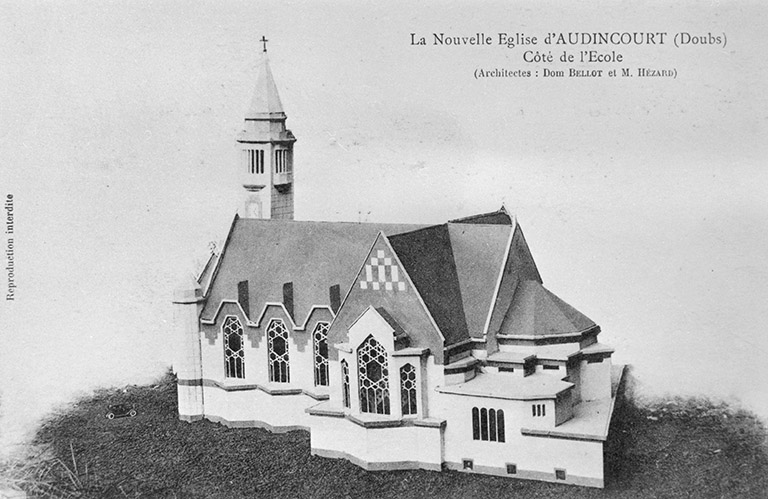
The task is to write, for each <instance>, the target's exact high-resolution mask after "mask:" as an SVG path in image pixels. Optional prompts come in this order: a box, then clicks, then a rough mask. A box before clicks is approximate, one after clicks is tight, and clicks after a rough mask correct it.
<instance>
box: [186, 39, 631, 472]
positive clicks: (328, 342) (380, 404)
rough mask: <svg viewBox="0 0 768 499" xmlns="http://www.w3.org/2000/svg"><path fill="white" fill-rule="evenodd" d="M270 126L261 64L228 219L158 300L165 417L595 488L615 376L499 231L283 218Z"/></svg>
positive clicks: (582, 328) (269, 94) (520, 242)
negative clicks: (164, 351) (193, 271)
mask: <svg viewBox="0 0 768 499" xmlns="http://www.w3.org/2000/svg"><path fill="white" fill-rule="evenodd" d="M264 52H266V49H265V50H264ZM285 121H286V115H285V113H284V112H283V107H282V104H281V102H280V98H279V97H278V92H277V88H276V86H275V82H274V80H273V77H272V73H271V71H270V68H269V64H268V61H267V57H266V53H264V54H263V58H262V61H261V63H260V66H259V75H258V83H257V85H256V91H255V94H254V96H253V100H252V103H251V107H250V110H249V111H248V114H247V115H246V117H245V128H244V131H243V132H242V133H241V134H240V135H239V137H238V138H237V144H238V148H239V154H240V160H239V163H238V165H237V168H238V171H239V172H240V175H241V179H242V205H241V208H240V211H239V215H236V216H235V218H234V221H233V222H232V225H231V227H230V229H229V234H228V236H227V239H226V242H225V244H224V246H223V247H222V248H221V251H220V253H218V254H212V255H211V258H210V260H209V261H208V263H207V264H206V265H205V268H204V269H203V270H202V272H201V273H200V275H199V276H198V278H197V279H196V280H195V281H194V282H190V283H189V284H188V285H187V286H185V287H183V288H181V289H179V290H178V291H177V292H176V295H175V297H174V307H175V328H176V333H177V335H178V340H177V344H178V348H177V357H176V361H175V365H174V369H175V371H176V373H177V377H178V407H179V417H180V418H181V419H182V420H185V421H195V420H199V419H202V418H206V419H208V420H211V421H216V422H220V423H223V424H225V425H228V426H235V427H262V428H267V429H269V430H272V431H276V432H282V431H289V430H295V429H305V430H308V431H309V432H310V434H311V446H312V449H311V451H312V454H313V455H316V456H323V457H327V458H340V459H348V460H349V461H351V462H353V463H355V464H357V465H359V466H362V467H363V468H365V469H368V470H400V469H415V468H421V469H427V470H435V471H440V470H446V469H450V470H458V471H461V472H468V473H484V474H491V475H501V476H507V477H515V478H528V479H536V480H547V481H553V482H563V483H570V484H578V485H586V486H593V487H602V486H603V483H604V476H603V473H604V472H603V469H604V466H603V446H604V444H605V441H606V437H607V435H608V429H609V424H610V420H611V414H612V412H613V406H614V401H615V398H616V391H617V385H618V381H619V379H620V376H621V371H622V370H621V368H619V367H618V366H614V367H612V365H611V354H612V352H613V349H612V348H610V347H609V346H607V345H605V344H603V343H600V342H599V341H598V334H599V333H600V327H599V326H598V325H597V324H595V322H594V321H592V320H591V319H589V318H588V317H586V316H585V315H583V314H582V313H581V312H579V311H578V310H576V309H575V308H573V307H571V306H570V305H568V304H567V303H565V302H564V301H563V300H561V299H560V298H558V297H557V296H555V295H554V294H553V293H552V292H550V291H549V290H547V289H546V288H545V287H544V286H543V285H542V279H541V276H540V274H539V271H538V269H537V267H536V264H535V262H534V260H533V257H532V256H531V253H530V251H529V249H528V245H527V244H526V240H525V237H524V236H523V232H522V229H521V228H520V225H519V224H518V223H517V221H516V220H515V218H514V217H512V216H510V215H509V214H508V213H507V211H506V210H505V209H504V208H503V207H502V208H501V209H500V210H498V211H496V212H492V213H486V214H481V215H476V216H470V217H467V218H463V219H459V220H452V221H449V222H447V223H444V224H441V225H407V224H385V223H381V224H377V223H339V222H300V221H294V220H293V205H294V200H293V193H294V186H293V167H294V165H293V146H294V143H295V141H296V139H295V138H294V136H293V134H292V133H291V132H290V130H288V129H286V125H285Z"/></svg>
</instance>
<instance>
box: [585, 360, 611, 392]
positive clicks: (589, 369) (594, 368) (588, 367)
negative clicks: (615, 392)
mask: <svg viewBox="0 0 768 499" xmlns="http://www.w3.org/2000/svg"><path fill="white" fill-rule="evenodd" d="M610 396H611V358H610V357H608V358H605V359H603V361H602V362H600V363H594V364H590V363H589V362H587V361H586V360H583V361H581V398H582V400H584V401H590V400H597V399H601V398H606V397H610Z"/></svg>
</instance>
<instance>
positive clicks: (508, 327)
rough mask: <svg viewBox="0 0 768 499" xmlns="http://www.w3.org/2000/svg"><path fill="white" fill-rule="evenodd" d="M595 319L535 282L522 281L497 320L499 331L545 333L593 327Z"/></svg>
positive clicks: (557, 333) (553, 333)
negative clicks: (509, 304)
mask: <svg viewBox="0 0 768 499" xmlns="http://www.w3.org/2000/svg"><path fill="white" fill-rule="evenodd" d="M595 326H596V324H595V322H594V321H593V320H592V319H590V318H589V317H587V316H585V315H584V314H582V313H581V312H579V311H578V310H576V309H575V308H573V307H572V306H570V305H568V304H567V303H565V302H564V301H563V300H561V299H560V298H558V297H557V296H555V294H554V293H552V292H550V291H549V290H547V289H546V288H545V287H544V286H542V285H541V283H540V282H538V281H522V282H521V283H520V284H519V285H518V286H517V289H516V290H515V295H514V297H513V298H512V305H511V306H510V307H509V310H508V311H507V314H506V316H505V317H504V320H503V321H502V323H501V328H500V330H499V334H504V335H519V336H549V335H560V334H572V333H579V332H582V331H586V330H588V329H591V328H593V327H595Z"/></svg>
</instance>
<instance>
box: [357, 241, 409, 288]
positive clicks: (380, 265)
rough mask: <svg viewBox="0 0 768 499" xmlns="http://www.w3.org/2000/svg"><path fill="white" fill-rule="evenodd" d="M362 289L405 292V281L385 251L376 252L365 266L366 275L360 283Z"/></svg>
mask: <svg viewBox="0 0 768 499" xmlns="http://www.w3.org/2000/svg"><path fill="white" fill-rule="evenodd" d="M360 288H361V289H371V290H374V291H379V290H384V291H405V281H403V280H401V277H400V269H399V267H398V266H397V265H396V264H395V263H394V262H393V260H392V258H390V257H388V256H386V254H385V253H384V250H378V251H376V256H372V257H371V260H370V262H369V263H367V264H366V265H365V275H364V276H363V280H361V281H360Z"/></svg>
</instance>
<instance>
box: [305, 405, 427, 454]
mask: <svg viewBox="0 0 768 499" xmlns="http://www.w3.org/2000/svg"><path fill="white" fill-rule="evenodd" d="M311 419H312V420H311V425H312V426H311V445H312V450H313V452H315V451H332V452H336V453H343V454H346V455H349V456H352V457H355V458H357V459H360V460H363V461H365V462H367V463H397V462H403V461H417V462H420V463H429V464H432V465H434V466H440V464H441V462H442V460H441V443H440V429H439V428H433V427H420V426H403V427H397V428H364V427H362V426H360V425H358V424H356V423H353V422H351V421H349V420H347V419H345V418H331V417H323V416H313V417H312V418H311Z"/></svg>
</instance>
